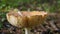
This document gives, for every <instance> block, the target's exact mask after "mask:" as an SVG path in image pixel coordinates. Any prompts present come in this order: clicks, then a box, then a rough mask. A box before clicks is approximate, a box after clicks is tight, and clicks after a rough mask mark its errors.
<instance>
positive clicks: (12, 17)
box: [9, 15, 17, 26]
mask: <svg viewBox="0 0 60 34" xmlns="http://www.w3.org/2000/svg"><path fill="white" fill-rule="evenodd" d="M9 22H10V24H12V25H14V26H16V25H17V18H16V17H14V16H12V15H11V16H10V18H9Z"/></svg>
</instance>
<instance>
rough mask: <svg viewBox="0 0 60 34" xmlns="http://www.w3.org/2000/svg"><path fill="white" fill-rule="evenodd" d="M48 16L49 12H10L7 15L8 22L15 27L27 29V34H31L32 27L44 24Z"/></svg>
mask: <svg viewBox="0 0 60 34" xmlns="http://www.w3.org/2000/svg"><path fill="white" fill-rule="evenodd" d="M46 16H47V12H44V11H41V12H39V11H31V12H27V11H21V12H20V11H18V12H14V11H10V12H9V13H7V14H6V17H7V20H8V22H9V23H10V24H11V25H13V26H16V27H23V28H24V29H25V34H29V32H30V31H29V30H30V28H31V27H35V26H37V25H40V24H41V23H42V22H44V20H45V18H46ZM30 34H31V33H30Z"/></svg>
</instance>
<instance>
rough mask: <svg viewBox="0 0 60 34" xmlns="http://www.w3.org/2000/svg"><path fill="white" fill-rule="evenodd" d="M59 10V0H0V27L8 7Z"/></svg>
mask: <svg viewBox="0 0 60 34" xmlns="http://www.w3.org/2000/svg"><path fill="white" fill-rule="evenodd" d="M12 8H13V9H14V8H17V9H19V10H22V11H23V10H28V9H30V10H38V11H47V12H57V13H58V12H60V0H0V28H2V26H3V21H4V20H6V13H7V12H8V10H10V9H12Z"/></svg>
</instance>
